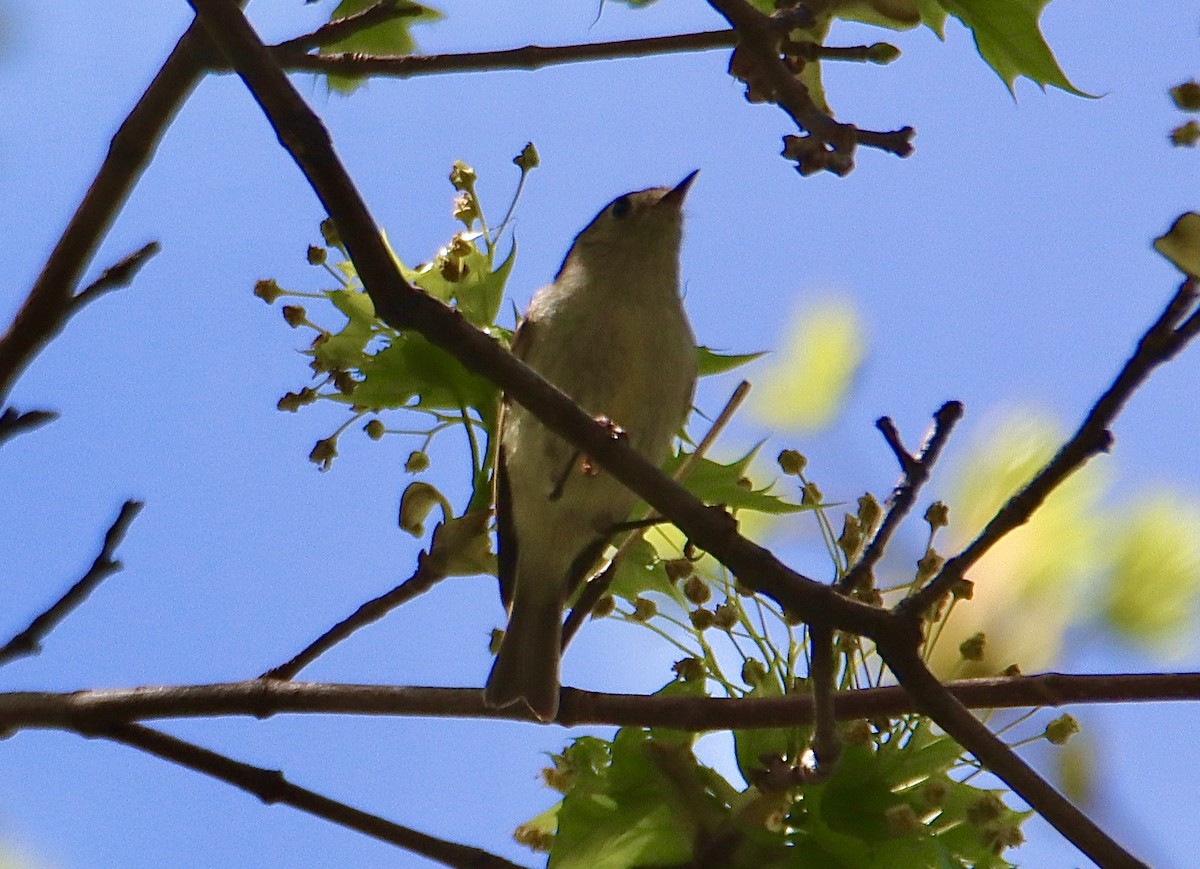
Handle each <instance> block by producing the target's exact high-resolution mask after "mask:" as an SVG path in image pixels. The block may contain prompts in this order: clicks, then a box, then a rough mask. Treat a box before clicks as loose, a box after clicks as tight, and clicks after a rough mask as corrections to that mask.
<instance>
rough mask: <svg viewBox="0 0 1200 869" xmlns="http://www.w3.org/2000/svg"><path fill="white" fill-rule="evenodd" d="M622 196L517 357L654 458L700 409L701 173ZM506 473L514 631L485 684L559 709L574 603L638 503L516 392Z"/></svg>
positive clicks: (533, 323)
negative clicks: (690, 243) (685, 240)
mask: <svg viewBox="0 0 1200 869" xmlns="http://www.w3.org/2000/svg"><path fill="white" fill-rule="evenodd" d="M696 175H697V172H692V173H690V174H689V175H688V176H687V177H685V178H684V179H683V180H682V181H680V182H679V183H678V184H676V185H675V186H673V187H652V188H649V189H647V190H638V191H634V192H632V193H626V194H624V195H623V196H618V197H617V198H616V199H614V200H613V201H612V202H610V203H609V204H608V205H606V206H605V207H604V208H603V209H602V210H601V211H600V212H599V213H598V214H597V215H596V217H595V218H594V219H593V220H592V221H591V222H590V223H589V224H588V225H587V226H586V227H585V228H584V229H583V230H582V231H581V232H580V233H579V234H578V235H577V236H576V237H575V239H574V242H573V243H572V244H571V247H570V249H569V250H568V252H567V255H566V257H565V259H564V260H563V263H562V266H561V268H560V269H559V270H558V273H557V275H556V276H555V278H554V281H553V283H551V284H549V285H547V286H545V287H543V288H542V289H540V290H539V291H538V292H537V293H535V294H534V296H533V299H532V300H531V302H530V304H529V309H528V311H527V313H526V315H525V317H524V318H523V319H522V320H521V322H520V325H519V326H518V327H517V330H516V332H515V334H514V336H513V341H512V353H513V354H514V355H515V356H516V357H517V358H519V359H521V360H522V361H524V362H525V364H526V365H528V366H529V367H530V368H532V369H533V370H534V371H536V372H537V373H538V374H540V375H541V376H542V377H544V378H545V379H546V380H547V381H549V382H550V383H551V384H553V385H554V386H556V387H558V388H559V389H560V390H561V391H562V392H564V393H566V395H568V396H569V397H570V398H572V399H573V400H574V401H575V402H576V404H578V405H579V407H580V408H582V409H583V410H584V411H586V412H587V413H589V414H591V415H592V416H594V417H596V418H597V419H598V420H601V421H603V422H604V423H605V424H607V425H609V426H610V427H612V429H613V431H614V433H615V434H617V435H618V436H621V437H624V438H627V439H628V443H629V444H630V445H631V446H632V447H633V448H634V449H636V450H637V451H638V452H640V453H641V454H642V455H643V456H645V458H647V459H648V460H650V461H651V462H652V463H654V464H660V463H661V462H662V461H663V459H664V458H665V457H666V455H667V452H668V450H669V449H670V446H671V442H672V439H673V437H674V436H675V434H676V433H677V432H679V431H680V430H681V428H682V426H683V424H684V422H685V421H686V418H687V415H688V413H689V412H690V410H691V406H692V394H693V391H694V389H695V382H696V373H697V353H696V342H695V337H694V336H693V333H692V328H691V325H690V324H689V322H688V318H687V314H686V312H685V310H684V307H683V301H682V298H681V295H680V280H679V254H680V246H681V243H682V235H683V202H684V199H685V198H686V196H687V193H688V190H689V189H690V188H691V186H692V183H693V182H694V181H695V179H696ZM498 432H499V434H498V448H497V453H496V469H495V477H494V481H495V482H494V496H495V511H496V529H497V532H496V536H497V556H498V558H497V563H498V571H497V573H498V577H499V581H500V596H501V600H502V602H503V603H504V605H505V607H506V610H507V612H508V624H507V628H506V630H505V632H504V636H503V638H502V639H501V641H500V646H499V651H498V653H497V656H496V660H495V663H494V664H493V666H492V670H491V673H490V675H489V676H488V681H487V685H486V687H485V689H484V702H485V704H486V705H487V706H488V707H491V708H506V707H509V706H512V705H514V704H524V706H526V707H528V709H529V711H531V712H532V713H533V715H534V716H535V717H536V718H537V719H538V720H539V721H543V722H547V721H552V720H554V718H555V717H556V715H557V713H558V704H559V660H560V657H561V646H562V614H563V608H564V606H565V604H566V602H567V600H568V598H569V597H570V595H571V594H572V593H573V592H574V590H575V589H576V588H577V587H578V586H579V584H580V583H581V582H582V581H583V580H584V579H585V578H586V577H587V576H588V575H589V574H590V573H591V572H592V571H593V570H594V569H595V568H596V566H597V564H598V563H599V561H600V559H601V557H602V556H603V554H604V550H605V549H606V547H607V546H608V544H609V542H610V541H611V539H612V537H613V536H614V534H615V533H616V532H617V531H618V530H620V528H621V523H622V522H623V521H624V520H626V519H627V518H628V516H629V513H630V511H631V509H632V508H633V506H634V504H635V503H636V502H637V496H635V495H634V494H633V493H632V492H631V491H629V489H627V488H626V487H625V486H624V485H623V484H622V483H620V482H619V481H617V480H616V479H615V478H614V477H612V476H611V475H609V474H607V473H605V472H604V471H603V470H601V469H599V468H597V467H595V466H593V465H592V464H591V463H590V461H589V460H588V457H587V456H585V455H583V454H581V453H580V451H579V450H578V449H577V448H576V447H574V446H572V445H571V444H570V443H568V442H567V441H565V440H563V439H562V438H561V437H559V436H558V435H556V434H553V433H551V432H550V431H549V430H548V429H546V428H545V426H543V425H542V423H541V422H539V421H538V419H537V418H536V417H535V416H534V415H533V414H532V413H530V412H529V411H527V410H526V409H525V408H524V407H522V406H521V405H520V404H519V403H517V402H516V401H514V400H512V399H511V398H510V397H509V396H507V395H505V396H504V397H503V398H502V401H501V410H500V414H499V423H498Z"/></svg>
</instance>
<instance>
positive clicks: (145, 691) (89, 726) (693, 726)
mask: <svg viewBox="0 0 1200 869" xmlns="http://www.w3.org/2000/svg"><path fill="white" fill-rule="evenodd" d="M945 688H946V690H947V691H949V692H950V693H951V694H953V695H954V696H955V697H956V698H958V700H959V701H960V702H961V703H963V704H964V705H965V706H968V707H970V708H972V709H1015V708H1027V707H1061V706H1068V705H1075V704H1089V705H1095V704H1101V703H1103V704H1109V703H1164V702H1166V703H1193V704H1194V703H1196V702H1197V701H1200V672H1190V673H1097V674H1088V675H1075V674H1066V673H1043V674H1040V675H1035V676H1011V677H996V678H991V679H963V680H960V681H956V682H947V683H946V684H945ZM833 708H834V714H835V716H836V717H837V719H838V720H839V721H846V720H852V719H856V718H871V717H875V716H899V715H907V714H913V713H915V712H916V711H917V707H916V705H915V703H914V701H913V699H912V697H911V696H910V695H909V694H908V692H907V691H905V689H904V688H902V687H900V686H898V685H892V686H888V687H885V688H862V689H855V690H849V691H839V692H836V693H835V694H834V695H833ZM280 714H287V715H306V714H307V715H376V716H397V717H431V718H473V719H509V720H516V719H521V718H523V717H524V718H528V717H529V716H522V715H521V714H520V713H519V712H518V711H516V707H511V708H509V709H507V710H492V709H488V708H486V707H485V706H484V705H483V692H482V691H481V690H479V689H478V688H440V687H422V686H398V685H359V684H334V683H322V682H288V681H282V680H266V679H247V680H246V681H244V682H226V683H219V684H213V685H157V686H147V687H142V688H105V689H96V690H90V691H70V692H50V691H14V692H8V693H0V732H4V733H9V732H13V731H16V730H22V729H29V728H58V729H68V730H80V731H83V730H96V729H98V728H103V727H107V726H110V725H112V724H118V723H123V722H129V721H149V720H163V719H176V718H223V717H229V716H246V717H252V718H267V717H270V716H272V715H280ZM812 721H813V701H812V697H811V696H809V695H807V694H788V695H785V696H782V697H762V698H738V699H730V698H725V697H683V696H673V697H666V696H651V697H647V696H641V695H632V694H604V693H600V692H592V691H581V690H579V689H577V688H564V689H563V696H562V708H561V710H560V712H559V716H558V719H557V723H558V724H560V725H563V726H567V727H570V726H577V725H591V724H595V725H604V726H617V727H626V726H629V727H670V728H672V729H676V730H687V731H692V732H703V731H710V730H714V731H715V730H745V729H755V728H776V727H796V726H800V725H806V724H811V723H812Z"/></svg>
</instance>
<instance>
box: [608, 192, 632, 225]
mask: <svg viewBox="0 0 1200 869" xmlns="http://www.w3.org/2000/svg"><path fill="white" fill-rule="evenodd" d="M631 208H633V203H632V202H630V201H629V197H628V196H622V197H621V198H620V199H618V200H617V201H616V202H614V203H613V204H612V216H613V217H615V218H616V219H617V220H620V219H621V218H623V217H625V216H627V215H628V214H629V210H630V209H631Z"/></svg>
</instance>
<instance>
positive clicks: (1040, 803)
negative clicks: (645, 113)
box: [190, 0, 1133, 861]
mask: <svg viewBox="0 0 1200 869" xmlns="http://www.w3.org/2000/svg"><path fill="white" fill-rule="evenodd" d="M190 2H191V4H192V6H193V8H195V9H196V11H197V15H198V16H199V18H200V20H201V21H202V22H203V24H204V26H205V27H206V29H207V30H208V32H209V34H210V36H211V37H212V39H213V41H214V42H215V43H217V44H218V45H219V46H220V47H221V49H222V50H223V51H224V52H225V53H226V55H227V56H228V57H229V60H230V62H231V64H232V65H233V67H234V68H235V69H236V70H237V72H238V75H239V76H240V77H241V78H242V80H243V81H244V82H245V83H246V86H247V87H248V88H249V90H250V92H251V93H252V94H253V95H254V98H255V99H256V100H257V101H258V103H259V105H260V106H261V108H262V109H263V111H264V113H265V114H266V116H267V117H268V119H269V120H270V122H271V124H272V126H273V128H274V129H275V132H276V135H277V136H278V137H279V140H280V142H281V143H282V144H283V146H284V147H285V148H286V149H287V150H288V152H289V153H290V154H291V155H292V157H293V159H294V160H295V161H296V163H297V165H298V166H299V167H300V168H301V170H302V171H303V172H304V174H305V176H306V177H307V178H308V181H309V183H310V184H311V185H312V188H313V190H314V191H315V192H316V194H317V196H318V197H319V198H320V200H321V202H322V204H323V205H324V206H325V208H326V209H327V211H328V212H329V214H330V216H331V217H332V218H333V220H334V222H335V224H336V226H337V228H338V232H339V235H340V237H341V239H342V241H343V242H344V244H345V246H346V249H347V252H348V254H349V256H350V258H351V260H352V261H353V262H354V265H355V268H356V270H357V272H358V275H359V277H360V278H361V280H362V282H363V287H364V289H365V290H366V292H367V293H368V295H369V296H370V298H371V301H372V303H373V305H374V307H375V311H376V314H377V315H378V316H379V317H380V318H381V319H383V320H384V321H385V322H386V323H388V324H389V325H391V326H392V327H394V328H397V329H410V328H411V329H415V330H416V331H418V332H419V333H421V334H422V335H423V336H424V337H425V338H427V339H428V340H430V341H431V342H432V343H433V344H435V345H436V346H438V347H440V348H442V349H443V350H446V351H447V352H448V353H450V354H451V355H452V356H454V357H455V358H456V359H457V360H458V361H459V362H461V363H462V364H463V365H464V367H466V368H467V369H468V370H470V371H473V372H477V373H479V374H481V375H483V376H485V377H487V378H488V379H489V380H491V381H492V382H493V383H495V384H496V385H497V386H499V387H500V388H501V389H503V390H504V391H506V392H507V393H508V394H509V395H510V396H512V397H513V399H514V400H516V401H518V402H519V403H520V404H522V405H523V406H525V407H526V408H527V409H528V410H530V411H531V412H532V413H533V414H534V415H535V416H536V417H537V418H538V420H539V421H540V422H542V423H543V424H544V425H545V426H546V427H547V428H548V429H549V430H550V431H552V432H554V433H555V434H558V435H559V436H561V437H563V438H565V439H566V440H568V441H569V442H570V443H573V444H574V445H576V446H577V447H579V448H580V449H581V450H583V451H585V452H586V453H587V455H589V456H591V457H592V458H593V459H594V460H595V461H597V462H598V464H600V466H601V467H602V468H604V469H605V470H606V471H608V472H609V473H611V474H612V475H613V476H614V477H615V478H616V479H618V480H620V481H621V483H623V484H624V485H626V486H627V487H628V488H629V489H630V490H631V491H633V492H634V493H635V494H637V495H639V496H641V497H642V498H643V499H644V500H645V501H646V502H647V503H649V504H650V505H651V506H652V507H654V508H655V509H657V510H659V511H660V512H661V513H662V514H663V515H664V516H667V517H669V518H670V519H671V520H672V521H673V522H674V523H675V525H676V526H677V527H679V528H680V530H682V531H683V532H684V533H685V534H687V535H688V537H689V538H690V539H691V541H692V542H693V543H694V544H696V545H697V546H700V547H702V548H704V549H705V550H707V551H708V552H709V553H711V554H712V555H713V556H714V557H716V558H717V559H718V560H719V561H720V562H721V563H723V564H724V565H725V566H726V567H728V568H729V569H730V570H731V571H733V573H734V574H735V575H736V576H738V578H739V579H740V580H741V581H743V582H744V583H745V584H746V585H748V586H750V587H752V588H755V589H756V590H758V591H761V592H763V593H765V594H767V595H769V596H770V597H772V598H773V599H774V600H776V601H777V602H778V603H779V604H780V605H781V606H782V607H783V608H784V610H785V611H786V612H788V613H789V614H790V615H792V616H797V617H799V618H801V619H803V620H805V621H808V622H809V623H810V624H813V623H819V624H820V625H822V626H825V627H838V628H841V629H843V630H848V631H851V632H853V633H856V634H859V635H862V636H866V637H870V638H871V639H873V640H874V641H875V642H876V646H877V648H879V650H880V653H881V654H882V655H883V657H884V659H885V661H886V662H887V663H888V664H889V666H890V665H891V664H892V661H891V660H889V658H891V659H894V660H895V662H896V666H894V667H893V668H892V669H893V672H895V673H897V675H898V678H900V679H901V682H902V684H903V682H904V680H905V679H906V678H912V679H913V680H915V684H916V685H919V688H918V689H917V690H919V691H922V692H926V695H925V696H918V698H917V699H918V702H920V703H922V705H923V707H924V708H928V709H931V710H934V711H935V714H934V716H933V717H934V720H935V722H936V723H938V724H940V725H942V726H945V727H947V730H948V732H950V733H951V734H952V735H953V736H954V737H955V738H956V739H959V740H960V741H961V744H962V746H963V748H965V749H967V750H968V751H971V752H973V753H975V754H976V755H977V756H979V757H981V758H982V759H983V760H984V762H988V761H989V760H990V759H991V758H994V757H995V756H996V755H997V754H998V750H997V749H995V748H994V745H999V746H1000V748H1001V749H1002V750H1003V751H1008V752H1009V754H1010V755H1011V752H1010V751H1009V749H1007V748H1006V747H1004V746H1003V744H1002V743H999V742H998V740H996V739H995V737H994V736H993V735H992V734H991V733H990V732H988V731H986V728H983V731H984V733H986V736H984V735H983V734H981V733H980V732H979V730H977V729H974V728H971V727H967V726H965V725H964V724H963V723H962V722H961V720H960V718H959V716H958V714H957V708H956V706H957V704H954V703H953V701H952V700H951V702H950V703H947V702H945V698H946V697H948V695H945V692H944V691H943V690H942V689H941V688H940V687H938V683H937V681H936V680H935V679H933V678H932V676H929V674H928V671H926V670H925V669H924V665H923V664H922V665H921V666H920V667H917V666H912V665H911V662H910V660H909V659H908V657H907V656H908V655H910V654H912V655H915V650H916V649H917V648H918V645H919V643H920V639H921V637H920V626H919V622H918V621H917V620H915V619H909V618H905V617H904V616H903V614H902V613H899V614H897V613H889V612H886V611H883V610H880V609H877V608H875V607H871V606H868V605H866V604H862V603H859V602H857V601H854V600H851V599H849V598H847V597H844V596H842V595H841V594H839V593H838V592H837V591H836V590H835V589H832V588H829V587H827V586H824V585H822V584H820V583H817V582H815V581H813V580H811V579H809V578H807V577H804V576H802V575H801V574H799V573H797V572H795V571H793V570H790V569H788V568H787V567H786V566H785V565H783V564H782V563H781V562H780V561H779V560H778V559H777V558H775V556H774V555H773V554H771V553H770V552H769V551H767V550H766V549H763V548H762V547H760V546H757V545H755V544H753V543H751V542H750V541H749V540H747V539H745V538H744V537H742V536H741V535H739V534H738V533H737V531H736V525H735V523H734V521H733V520H732V518H731V517H730V516H729V515H728V514H727V513H726V512H725V511H723V510H719V509H713V508H708V507H705V506H704V505H703V504H701V503H700V502H699V501H697V500H696V499H695V498H693V497H692V496H691V495H689V494H688V493H687V492H686V491H685V490H683V489H682V487H680V486H679V485H678V484H677V483H674V482H673V481H671V480H669V479H667V478H666V477H665V476H663V475H662V474H661V473H660V472H659V471H658V470H657V469H656V468H654V467H653V465H651V464H650V463H649V462H648V461H646V460H645V459H644V458H643V457H642V456H640V455H639V454H638V453H637V452H636V451H635V450H633V449H632V448H631V447H630V446H629V445H628V444H626V443H624V442H622V441H619V440H613V439H611V438H610V437H609V434H608V431H607V429H606V428H605V427H603V426H601V425H598V424H597V423H596V422H595V420H593V419H591V418H590V417H588V415H587V414H586V413H584V412H583V411H582V410H580V409H579V407H577V406H576V405H575V404H574V403H573V402H572V401H571V400H570V399H569V398H568V397H567V396H565V395H563V394H562V393H561V392H560V391H558V390H556V389H555V388H554V387H552V386H550V385H549V384H548V383H546V382H545V381H544V380H543V379H542V378H540V377H538V376H537V375H536V374H534V373H533V372H532V371H530V370H529V369H528V368H526V367H525V366H524V365H523V364H521V363H520V362H519V361H518V360H516V359H515V358H513V357H512V356H511V355H510V354H508V353H506V352H505V351H504V350H503V349H502V348H501V347H500V346H499V344H498V343H497V342H496V341H495V340H494V339H492V338H490V337H489V336H487V335H486V334H484V333H483V332H481V331H479V330H477V329H474V328H473V327H472V326H471V325H470V324H469V323H468V322H467V321H466V319H465V318H464V317H463V316H462V315H461V314H460V313H459V312H457V311H455V310H453V309H451V308H449V307H447V306H446V305H445V304H443V303H442V302H440V301H438V300H437V299H434V298H432V297H430V296H428V295H426V294H424V293H421V292H419V291H417V290H415V289H414V288H413V287H412V286H410V285H409V284H408V283H407V282H406V281H405V280H404V279H403V277H402V276H401V275H400V273H399V271H398V269H397V267H396V264H395V262H394V261H393V260H392V258H391V256H390V254H389V253H388V250H387V248H386V245H385V244H384V242H383V239H382V235H381V233H380V231H379V229H378V226H377V225H376V223H375V221H374V219H373V218H372V216H371V214H370V211H369V210H368V209H367V206H366V204H365V203H364V202H363V200H362V198H361V196H360V195H359V194H358V191H357V190H356V188H355V186H354V184H353V182H352V180H351V179H350V177H349V175H348V174H347V172H346V170H345V167H344V166H343V165H342V163H341V161H340V160H339V159H338V157H337V155H336V153H335V152H334V150H333V147H332V144H331V142H330V137H329V134H328V131H327V130H326V129H325V128H324V126H323V125H322V124H321V122H320V120H319V119H318V118H317V117H316V115H315V114H314V113H313V112H312V110H311V109H310V108H309V107H308V106H307V105H306V104H305V102H304V100H303V99H302V98H301V97H300V95H299V94H298V93H297V92H296V90H295V88H294V87H292V85H291V84H290V82H289V81H288V80H287V77H286V75H285V74H284V73H283V70H281V69H280V68H279V65H278V63H276V62H275V60H274V58H273V57H272V55H271V53H270V51H269V50H268V49H267V47H266V46H265V45H263V43H262V41H261V40H260V39H259V38H258V36H257V34H255V32H254V31H253V29H252V28H251V27H250V25H249V23H248V22H247V21H246V19H245V17H244V16H243V15H242V14H241V12H240V10H239V9H238V8H237V7H236V6H234V5H233V4H232V3H230V2H229V0H190ZM712 2H713V3H714V5H717V6H718V8H721V7H729V8H735V9H738V10H739V14H740V12H741V11H745V10H750V11H753V10H752V9H751V7H749V6H748V5H747V4H745V3H744V0H712ZM754 14H755V15H757V14H758V13H754ZM733 23H735V26H737V22H733ZM744 35H745V34H743V36H744ZM760 48H761V49H762V50H765V51H767V52H773V49H771V48H770V46H769V45H767V44H766V43H763V44H762V45H761V46H760ZM774 60H776V61H778V60H779V59H778V58H777V57H776V58H774ZM780 66H782V65H781V62H780ZM772 74H773V72H772ZM789 80H790V81H792V82H794V83H795V84H797V85H799V83H798V82H795V80H794V79H793V78H791V77H790V76H789ZM800 87H801V88H802V86H800ZM827 120H828V119H827ZM850 141H851V143H853V140H850ZM859 141H865V140H863V139H861V138H860V139H859ZM842 157H843V158H844V157H845V153H844V151H843V153H842ZM917 660H918V662H919V659H917ZM926 676H927V677H928V678H927V679H926V678H924V677H926ZM930 683H932V685H933V687H930ZM943 714H944V715H946V716H947V719H946V721H945V722H943V721H942V720H941V719H940V718H939V715H943ZM972 720H973V719H972ZM976 723H978V722H976ZM1013 759H1014V761H1015V756H1013ZM1008 769H1009V770H1011V771H1014V772H1013V779H1012V780H1009V778H1008V777H1006V775H1005V771H1003V770H1000V771H997V772H998V774H999V775H1000V777H1001V778H1002V779H1003V780H1004V781H1005V782H1006V783H1007V784H1009V785H1010V786H1011V787H1013V788H1014V790H1015V791H1016V793H1017V794H1018V795H1019V796H1020V797H1022V798H1023V799H1026V800H1027V801H1028V802H1029V803H1030V805H1031V806H1032V807H1033V808H1034V809H1035V810H1036V811H1038V812H1039V813H1040V814H1042V815H1043V817H1044V818H1045V819H1046V820H1047V821H1048V822H1049V823H1051V824H1052V825H1054V826H1055V828H1056V829H1058V830H1059V831H1060V832H1062V833H1063V834H1064V835H1065V836H1067V838H1069V839H1071V841H1072V842H1074V843H1075V844H1076V845H1077V846H1078V847H1080V848H1081V849H1083V850H1085V851H1086V852H1089V853H1099V852H1104V853H1115V854H1122V855H1124V852H1123V851H1122V850H1121V848H1120V846H1119V845H1117V844H1116V843H1115V842H1114V841H1113V840H1111V839H1110V838H1108V837H1107V836H1106V835H1105V834H1104V833H1103V831H1101V830H1099V829H1098V828H1095V827H1094V825H1090V826H1089V823H1090V822H1087V821H1086V818H1083V817H1082V815H1081V814H1080V813H1079V812H1078V811H1077V810H1075V809H1074V808H1073V807H1070V804H1069V803H1066V801H1065V800H1062V799H1061V797H1058V795H1057V793H1056V792H1055V791H1054V790H1053V788H1051V787H1050V786H1049V785H1048V784H1047V783H1046V782H1044V781H1043V780H1041V779H1040V778H1039V777H1038V776H1037V775H1036V773H1034V772H1033V771H1032V769H1030V768H1029V767H1027V766H1025V765H1021V764H1017V763H1015V762H1014V763H1013V764H1011V765H1010V766H1009V767H1008ZM1017 773H1019V775H1018V774H1017ZM1034 781H1036V782H1037V786H1036V787H1034V786H1033V785H1032V784H1031V782H1034ZM1056 797H1057V799H1056ZM1125 857H1126V858H1127V859H1128V860H1129V861H1133V858H1132V857H1129V856H1128V855H1125Z"/></svg>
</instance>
